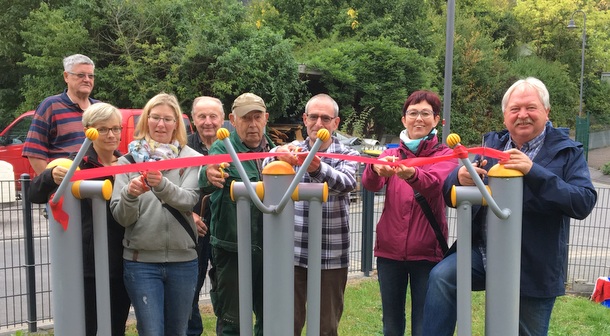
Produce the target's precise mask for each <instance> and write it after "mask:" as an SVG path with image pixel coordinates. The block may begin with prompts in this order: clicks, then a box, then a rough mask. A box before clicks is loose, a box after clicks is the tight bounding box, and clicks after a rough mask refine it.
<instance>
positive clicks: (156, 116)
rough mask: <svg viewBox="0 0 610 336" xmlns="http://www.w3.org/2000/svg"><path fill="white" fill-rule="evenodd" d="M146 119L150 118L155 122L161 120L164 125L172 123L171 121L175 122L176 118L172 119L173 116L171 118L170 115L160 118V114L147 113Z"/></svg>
mask: <svg viewBox="0 0 610 336" xmlns="http://www.w3.org/2000/svg"><path fill="white" fill-rule="evenodd" d="M148 120H152V121H153V122H155V123H159V122H160V121H161V120H163V122H164V123H165V124H166V125H172V124H173V123H175V122H176V119H174V118H172V117H165V118H161V117H160V116H158V115H154V114H153V115H149V116H148Z"/></svg>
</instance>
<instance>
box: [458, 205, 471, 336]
mask: <svg viewBox="0 0 610 336" xmlns="http://www.w3.org/2000/svg"><path fill="white" fill-rule="evenodd" d="M471 223H472V204H471V203H470V202H468V201H465V202H462V203H460V205H459V206H458V208H457V236H458V240H457V244H458V247H457V306H458V310H457V327H458V330H457V334H458V336H469V335H472V226H471Z"/></svg>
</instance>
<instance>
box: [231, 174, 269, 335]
mask: <svg viewBox="0 0 610 336" xmlns="http://www.w3.org/2000/svg"><path fill="white" fill-rule="evenodd" d="M242 169H243V168H242ZM237 185H242V186H243V185H244V183H241V182H240V183H234V184H233V188H236V187H237ZM248 185H249V184H248ZM236 197H237V201H236V202H237V264H238V266H237V272H238V274H239V279H240V281H239V286H238V287H239V333H240V335H243V336H251V335H252V251H251V246H252V232H251V231H250V230H251V226H250V225H251V224H250V200H249V199H248V198H246V197H244V196H236ZM257 199H258V198H257ZM263 327H264V326H263Z"/></svg>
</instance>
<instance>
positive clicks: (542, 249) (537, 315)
mask: <svg viewBox="0 0 610 336" xmlns="http://www.w3.org/2000/svg"><path fill="white" fill-rule="evenodd" d="M502 111H503V113H504V125H505V126H506V128H507V129H506V130H503V131H500V132H491V133H488V134H486V135H485V146H487V147H490V148H495V149H499V150H502V151H505V152H507V153H509V154H510V158H509V159H508V160H507V161H504V162H502V163H503V164H504V167H505V168H508V169H515V170H518V171H520V172H522V173H523V175H524V176H523V221H522V242H521V294H520V303H519V334H520V335H546V334H547V333H548V328H549V321H550V318H551V312H552V310H553V305H554V304H555V299H556V297H557V296H560V295H564V294H565V288H564V283H565V280H566V279H565V276H564V272H563V267H564V264H565V262H566V260H567V243H568V238H569V225H570V218H575V219H584V218H586V217H587V216H588V215H589V214H590V213H591V211H592V210H593V207H594V206H595V202H596V201H597V193H596V191H595V189H594V187H593V184H592V183H591V177H590V175H589V169H588V167H587V162H586V160H585V158H584V155H583V148H582V144H580V143H578V142H575V141H572V140H571V139H570V138H569V136H568V130H567V129H561V128H554V127H553V126H552V125H551V122H550V121H549V112H550V103H549V93H548V90H547V88H546V86H545V85H544V84H543V83H542V82H541V81H540V80H538V79H536V78H533V77H528V78H526V79H523V80H519V81H517V82H515V83H514V84H513V85H512V86H511V87H510V88H509V89H508V90H507V92H506V94H505V95H504V98H503V99H502ZM496 163H497V161H496V160H493V159H490V160H484V161H483V162H482V163H481V166H482V167H476V168H475V169H476V171H477V173H478V174H487V170H489V168H491V167H492V166H493V165H495V164H496ZM453 185H474V182H473V181H472V179H471V177H470V175H469V174H468V172H467V171H466V169H465V168H464V167H459V168H456V170H454V171H453V173H452V174H450V175H449V177H448V178H447V180H446V181H445V184H444V188H443V191H444V196H445V200H446V203H447V204H450V203H451V202H450V199H449V194H450V189H451V187H452V186H453ZM486 212H487V208H486V207H473V215H472V218H473V223H472V226H473V229H472V231H473V239H472V288H473V290H484V289H485V266H486V265H485V264H486V245H485V239H486V238H485V232H486V230H485V225H486V222H485V219H486ZM456 261H457V258H456V254H455V253H454V254H451V255H449V256H447V257H446V258H445V259H444V260H443V261H441V262H440V263H439V264H438V265H437V266H435V267H434V269H433V270H432V272H431V273H430V279H429V282H428V293H427V295H426V304H425V308H424V335H435V336H439V335H453V332H454V329H455V324H456V314H457V313H456V309H457V308H456Z"/></svg>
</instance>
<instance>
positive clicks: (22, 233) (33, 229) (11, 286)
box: [0, 180, 610, 334]
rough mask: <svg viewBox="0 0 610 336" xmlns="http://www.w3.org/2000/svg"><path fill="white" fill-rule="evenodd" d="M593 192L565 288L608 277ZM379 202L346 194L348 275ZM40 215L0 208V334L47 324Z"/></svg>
mask: <svg viewBox="0 0 610 336" xmlns="http://www.w3.org/2000/svg"><path fill="white" fill-rule="evenodd" d="M23 182H27V181H26V180H24V181H23ZM14 185H15V181H0V194H2V193H3V192H4V191H5V190H7V189H9V188H14ZM25 185H26V188H27V183H25ZM596 189H597V192H598V200H597V205H596V207H595V209H594V210H593V212H592V213H591V215H590V216H589V217H587V218H586V219H584V220H572V221H571V229H570V241H569V258H568V265H567V275H568V277H567V279H568V283H567V284H566V286H567V287H568V289H570V288H572V286H573V284H574V283H577V282H578V283H594V282H595V280H596V279H597V278H598V277H599V276H610V244H609V243H608V242H610V188H606V187H597V188H596ZM2 195H4V194H2ZM384 198H385V194H384V192H383V191H381V192H378V193H372V192H368V191H364V189H363V188H362V187H360V189H359V190H357V191H354V192H353V193H352V197H351V200H352V203H351V205H350V213H351V215H350V226H351V227H350V231H351V232H350V241H351V246H350V251H349V258H350V267H349V272H350V275H365V276H368V275H370V273H371V272H373V271H374V270H375V269H376V265H375V259H374V258H373V250H372V247H373V243H374V241H375V238H374V237H375V230H374V226H375V224H376V223H377V221H378V220H379V217H380V216H381V212H382V210H383V203H384ZM2 199H4V198H2ZM30 207H31V208H30ZM44 214H45V206H44V205H38V204H31V203H29V202H26V201H25V200H16V201H11V202H5V203H0V223H1V225H0V248H1V250H0V334H2V333H4V332H6V331H9V330H15V329H30V331H34V330H35V329H36V326H37V324H47V323H51V322H52V319H53V312H52V310H51V295H52V293H51V289H50V261H49V247H48V220H47V219H46V218H45V216H44ZM447 216H448V220H449V245H451V243H452V242H453V241H454V240H455V238H456V237H455V235H456V230H455V224H456V212H455V210H454V209H449V211H448V212H447ZM32 290H34V291H35V292H34V293H32ZM208 293H209V281H206V284H205V286H204V288H203V289H202V294H201V298H202V299H205V298H207V297H208ZM33 307H35V309H33Z"/></svg>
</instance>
